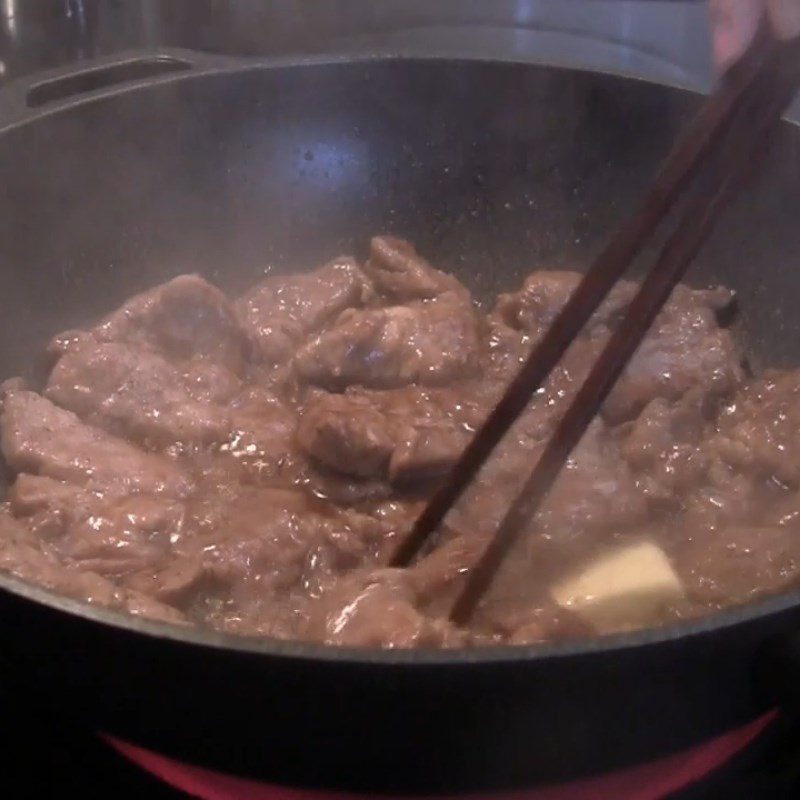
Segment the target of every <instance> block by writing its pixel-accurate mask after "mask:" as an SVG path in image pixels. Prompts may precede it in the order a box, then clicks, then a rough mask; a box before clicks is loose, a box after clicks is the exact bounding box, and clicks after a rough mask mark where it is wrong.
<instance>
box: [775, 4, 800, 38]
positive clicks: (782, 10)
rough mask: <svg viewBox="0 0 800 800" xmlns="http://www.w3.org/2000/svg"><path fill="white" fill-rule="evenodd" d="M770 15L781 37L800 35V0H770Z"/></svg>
mask: <svg viewBox="0 0 800 800" xmlns="http://www.w3.org/2000/svg"><path fill="white" fill-rule="evenodd" d="M769 16H770V20H771V22H772V27H773V29H774V30H775V33H776V34H777V35H778V36H780V37H781V39H794V38H795V37H796V36H800V0H769Z"/></svg>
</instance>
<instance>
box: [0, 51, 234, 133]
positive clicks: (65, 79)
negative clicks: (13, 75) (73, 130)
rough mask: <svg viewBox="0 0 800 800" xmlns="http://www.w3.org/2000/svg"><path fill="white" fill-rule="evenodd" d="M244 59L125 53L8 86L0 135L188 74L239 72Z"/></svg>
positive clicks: (1, 103) (0, 92) (2, 92)
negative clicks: (47, 115) (67, 109)
mask: <svg viewBox="0 0 800 800" xmlns="http://www.w3.org/2000/svg"><path fill="white" fill-rule="evenodd" d="M242 61H243V59H239V58H235V57H231V56H225V55H217V54H214V53H204V52H200V51H195V50H185V49H182V48H169V47H168V48H159V49H158V50H156V51H141V50H135V51H125V52H120V53H115V54H114V55H112V56H105V57H100V58H96V59H92V60H90V61H85V62H81V63H78V64H72V65H70V66H68V67H61V68H57V69H54V70H47V71H44V72H38V73H34V74H32V75H27V76H24V77H22V78H18V79H15V80H13V81H9V82H8V83H7V84H5V85H4V86H3V87H2V88H0V131H2V130H5V129H7V128H10V127H14V126H16V125H20V124H22V123H25V122H28V121H29V120H31V119H34V118H37V117H39V116H41V115H42V114H43V113H49V112H51V111H56V110H60V109H63V108H65V107H68V106H70V105H73V104H76V103H80V102H83V101H88V100H95V99H97V98H99V97H103V96H106V95H112V94H117V93H118V92H119V91H121V90H125V89H133V88H136V87H137V86H143V85H152V84H154V83H162V82H167V81H170V80H174V79H175V78H176V77H179V76H180V75H182V74H185V73H187V72H189V71H201V72H209V71H215V70H219V69H225V68H231V67H232V66H240V65H241V63H242Z"/></svg>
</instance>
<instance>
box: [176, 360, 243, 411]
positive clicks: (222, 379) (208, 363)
mask: <svg viewBox="0 0 800 800" xmlns="http://www.w3.org/2000/svg"><path fill="white" fill-rule="evenodd" d="M181 382H182V383H183V385H184V386H185V387H186V389H187V391H188V392H189V394H190V395H191V396H192V397H194V399H195V400H199V401H200V402H201V403H215V404H219V405H225V404H226V403H229V402H230V401H231V400H233V398H234V397H236V396H237V395H238V394H239V393H240V392H241V391H242V381H241V380H240V379H239V378H238V377H237V376H236V375H234V373H233V372H231V371H230V370H229V369H228V368H227V367H226V366H225V365H224V364H220V363H218V362H216V361H212V360H210V359H207V358H202V357H201V358H195V359H192V360H191V361H189V362H188V363H186V364H184V365H183V369H182V376H181Z"/></svg>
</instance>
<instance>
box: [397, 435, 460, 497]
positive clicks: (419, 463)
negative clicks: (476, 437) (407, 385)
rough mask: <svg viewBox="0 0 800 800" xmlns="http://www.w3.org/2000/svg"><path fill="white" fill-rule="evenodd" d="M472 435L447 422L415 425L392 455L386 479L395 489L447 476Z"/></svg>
mask: <svg viewBox="0 0 800 800" xmlns="http://www.w3.org/2000/svg"><path fill="white" fill-rule="evenodd" d="M471 436H472V434H471V433H470V432H469V431H468V430H465V429H464V428H457V427H454V426H453V425H452V424H448V423H422V422H421V423H418V424H416V425H414V426H412V427H411V428H410V429H409V430H408V434H407V435H406V436H405V437H404V438H403V439H402V440H401V441H400V442H399V444H398V446H397V447H396V448H395V450H394V452H393V453H392V460H391V462H390V463H389V480H390V481H391V482H392V483H393V484H395V485H398V486H404V485H409V484H420V483H426V482H428V481H431V480H434V479H438V478H440V477H442V476H443V475H445V474H447V472H448V470H449V469H450V467H452V466H453V464H455V463H456V461H457V460H458V457H459V456H460V455H461V453H462V452H463V451H464V448H465V447H466V446H467V444H469V440H470V438H471Z"/></svg>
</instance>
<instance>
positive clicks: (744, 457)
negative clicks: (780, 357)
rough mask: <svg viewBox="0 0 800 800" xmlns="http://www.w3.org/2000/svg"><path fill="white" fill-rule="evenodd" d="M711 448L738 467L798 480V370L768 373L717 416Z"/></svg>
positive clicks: (792, 480)
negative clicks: (716, 430)
mask: <svg viewBox="0 0 800 800" xmlns="http://www.w3.org/2000/svg"><path fill="white" fill-rule="evenodd" d="M717 427H718V434H717V436H716V437H714V439H713V440H712V442H711V448H712V451H713V452H714V453H715V454H717V455H719V456H720V457H721V458H722V459H723V460H724V461H725V462H726V463H728V464H730V465H732V466H733V467H735V468H736V469H740V470H741V469H745V470H747V471H748V472H751V473H752V472H755V473H757V474H760V475H762V476H764V477H770V476H772V477H775V478H777V479H778V480H779V481H782V482H784V483H788V484H791V485H793V486H796V485H798V484H800V371H794V372H774V371H771V372H767V373H766V374H765V375H764V376H763V377H762V378H760V379H758V380H755V381H753V382H752V383H750V384H749V385H748V386H746V387H744V388H743V389H742V390H741V391H740V392H739V393H738V394H737V395H736V396H735V397H734V398H733V400H732V401H731V403H730V405H729V406H728V407H727V408H725V409H723V411H722V413H721V414H720V416H719V419H718V422H717Z"/></svg>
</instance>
